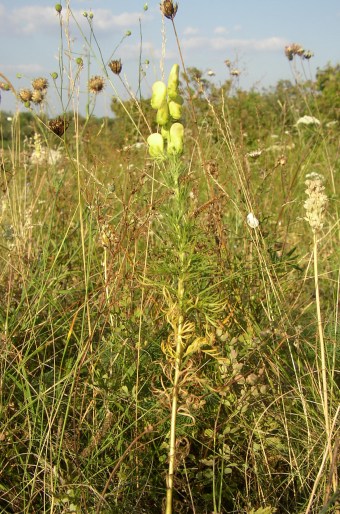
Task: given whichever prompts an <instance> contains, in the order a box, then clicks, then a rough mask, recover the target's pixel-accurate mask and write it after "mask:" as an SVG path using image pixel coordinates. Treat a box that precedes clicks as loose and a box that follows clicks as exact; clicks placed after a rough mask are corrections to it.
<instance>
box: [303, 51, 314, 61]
mask: <svg viewBox="0 0 340 514" xmlns="http://www.w3.org/2000/svg"><path fill="white" fill-rule="evenodd" d="M313 55H314V54H313V52H311V51H310V50H305V51H304V52H303V56H302V57H303V59H311V58H312V57H313Z"/></svg>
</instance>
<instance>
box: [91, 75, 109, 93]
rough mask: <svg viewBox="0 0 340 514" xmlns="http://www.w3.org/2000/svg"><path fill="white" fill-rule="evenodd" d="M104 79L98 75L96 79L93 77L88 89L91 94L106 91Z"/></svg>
mask: <svg viewBox="0 0 340 514" xmlns="http://www.w3.org/2000/svg"><path fill="white" fill-rule="evenodd" d="M104 85H105V82H104V79H103V77H99V76H98V75H95V76H94V77H91V78H90V80H89V82H88V88H89V91H90V92H91V93H95V94H98V93H100V92H101V91H103V89H104Z"/></svg>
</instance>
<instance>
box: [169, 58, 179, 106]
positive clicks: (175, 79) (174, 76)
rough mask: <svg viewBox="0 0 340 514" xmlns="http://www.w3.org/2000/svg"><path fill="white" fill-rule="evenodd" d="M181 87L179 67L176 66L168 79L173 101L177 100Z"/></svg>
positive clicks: (170, 95)
mask: <svg viewBox="0 0 340 514" xmlns="http://www.w3.org/2000/svg"><path fill="white" fill-rule="evenodd" d="M178 85H179V65H178V64H174V65H173V67H172V68H171V71H170V73H169V79H168V95H169V97H170V99H171V100H176V97H177V96H178Z"/></svg>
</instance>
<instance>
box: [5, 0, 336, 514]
mask: <svg viewBox="0 0 340 514" xmlns="http://www.w3.org/2000/svg"><path fill="white" fill-rule="evenodd" d="M171 5H172V7H173V4H172V2H168V1H167V2H163V4H162V6H163V9H162V12H163V21H162V23H164V25H163V30H168V29H169V30H175V31H176V25H175V21H176V20H175V16H176V15H177V16H180V7H179V9H178V13H177V14H176V12H175V13H174V11H172V15H171V16H170V21H168V20H167V19H166V18H167V16H166V15H167V14H169V12H168V11H167V9H171ZM161 14H162V13H160V16H161ZM164 15H165V18H164ZM73 17H74V15H73V12H72V9H71V6H70V2H68V3H67V6H66V8H65V9H63V10H61V11H59V23H60V43H59V48H60V69H59V73H58V75H59V76H57V75H56V74H54V75H53V77H52V84H53V85H54V87H57V89H58V92H59V97H60V100H61V112H60V118H56V117H55V116H53V120H52V119H51V117H49V115H48V114H49V113H48V101H47V100H48V93H47V95H46V98H45V99H44V102H43V103H42V104H38V105H37V106H34V105H33V103H32V101H31V103H30V105H28V103H27V100H25V102H26V105H27V108H29V109H31V112H32V114H33V116H32V121H31V127H32V129H33V131H32V137H31V138H30V137H26V138H25V137H23V136H22V133H21V131H22V130H23V125H22V116H20V115H19V113H15V114H14V115H13V116H12V120H10V121H8V120H6V119H5V117H4V116H3V115H2V116H1V118H0V122H1V131H2V134H3V135H4V133H5V127H6V123H10V128H11V137H10V138H9V139H8V140H9V143H8V144H7V143H6V141H5V139H4V138H3V139H2V140H3V144H2V153H1V187H2V191H3V196H2V200H1V210H0V223H1V234H0V245H1V246H0V258H1V263H2V266H1V279H0V288H1V302H0V316H1V327H2V328H1V332H0V337H1V339H0V343H1V354H0V366H1V374H0V376H1V388H0V395H1V396H0V407H1V410H0V416H1V428H0V447H1V450H0V512H3V513H10V512H13V513H19V512H22V513H33V512H51V513H52V512H53V513H66V512H79V513H83V512H86V513H98V514H99V513H100V512H101V513H128V512H137V513H143V512H155V513H156V512H157V513H159V512H166V513H167V514H170V513H171V512H174V513H181V512H183V513H184V512H187V513H195V514H203V513H211V512H213V513H214V514H220V513H230V512H235V513H236V512H237V513H247V514H256V513H257V514H261V513H262V514H271V513H274V512H277V513H281V512H282V513H299V514H300V513H301V514H302V513H305V514H308V513H309V514H312V513H313V514H314V513H315V514H321V513H326V512H327V513H331V512H332V513H335V512H338V511H339V495H340V492H339V486H338V482H337V480H338V475H337V462H338V452H339V425H338V424H339V389H338V388H339V378H338V369H337V366H338V357H339V350H338V328H337V326H338V312H337V306H338V302H339V274H338V269H337V267H338V255H339V252H338V242H339V222H338V217H337V212H338V211H337V199H336V196H335V192H336V180H337V174H336V169H337V167H338V165H339V147H338V142H337V139H336V137H335V136H334V129H333V128H332V127H331V126H330V127H329V128H328V127H327V126H326V124H325V123H322V124H321V125H320V126H318V125H317V126H315V125H313V126H308V127H305V126H301V125H300V126H298V127H295V126H294V123H295V122H296V121H297V119H298V118H299V117H300V116H303V115H305V114H308V115H313V116H317V117H318V118H321V119H322V117H323V116H324V112H323V111H322V109H321V108H319V105H320V104H319V103H318V102H319V97H318V96H316V95H315V94H314V91H313V88H310V87H309V88H308V89H306V88H304V87H303V85H301V87H299V88H298V91H299V94H298V95H297V96H292V95H289V94H287V96H286V97H285V98H284V100H283V98H280V104H278V102H277V101H276V99H275V95H274V100H275V102H274V103H273V104H272V105H273V107H272V109H270V110H268V111H265V113H264V114H266V115H267V117H268V119H273V120H275V124H274V123H269V124H268V123H266V122H265V121H264V120H265V118H264V117H263V116H262V114H263V113H262V112H261V109H268V105H269V104H268V103H267V104H266V103H265V104H261V102H262V97H260V96H259V97H256V96H254V93H249V96H246V97H245V93H243V92H242V91H240V90H236V91H235V94H231V92H232V91H233V87H234V86H233V84H232V83H231V82H226V84H224V85H223V86H222V87H220V88H216V87H213V86H212V85H211V84H209V83H207V82H205V81H204V80H203V79H202V77H201V76H199V74H197V70H196V71H195V70H193V69H190V67H189V66H188V64H187V63H184V62H182V68H183V70H182V71H183V72H185V74H184V82H183V84H184V87H183V89H182V90H181V93H182V94H183V96H184V95H185V96H186V98H185V104H184V106H183V111H184V116H183V120H184V121H183V124H184V126H185V129H184V141H185V145H184V152H183V155H182V156H178V157H177V158H173V157H171V156H167V157H166V158H164V159H161V160H157V159H153V158H150V155H149V153H148V149H147V146H146V145H145V142H146V139H147V137H148V135H149V134H150V132H151V130H154V131H155V130H158V129H159V128H158V129H157V127H156V124H155V121H154V120H155V113H154V112H152V111H151V109H150V107H149V101H146V100H145V99H143V98H140V99H137V95H133V94H132V97H131V98H130V99H129V100H128V101H126V100H123V99H122V98H119V96H117V89H116V86H115V81H123V79H122V78H121V77H120V75H119V73H120V72H119V73H117V74H116V75H114V74H113V75H112V74H111V75H110V74H109V71H108V68H110V69H111V70H112V69H114V70H116V71H117V70H119V66H118V64H117V62H116V64H111V66H109V62H106V61H105V60H104V58H103V56H102V52H101V49H100V42H99V41H98V40H97V38H96V34H95V12H94V17H93V18H92V17H88V23H89V30H90V37H87V36H86V35H85V34H84V33H83V37H84V43H85V45H86V46H87V48H88V51H89V52H90V53H91V55H92V57H94V58H95V59H96V61H97V66H98V67H99V68H97V69H99V71H96V72H95V73H98V75H97V74H96V75H95V74H93V73H92V69H91V68H89V67H88V66H90V63H89V62H86V58H85V56H82V57H81V58H80V57H79V56H74V57H73V53H72V41H71V39H70V37H69V35H68V34H69V33H68V30H67V23H68V20H69V19H70V18H73ZM160 23H161V17H160ZM78 26H79V25H78ZM79 28H80V26H79ZM65 34H66V36H65ZM124 39H125V38H124V37H123V38H122V42H121V44H124ZM164 40H165V39H164ZM177 40H178V45H179V52H180V40H179V39H178V38H177ZM63 48H68V54H67V55H68V56H69V61H68V62H65V59H66V58H65V53H64V52H63V51H62V49H63ZM118 48H119V47H118ZM163 52H166V47H165V46H164V47H163ZM112 57H114V59H115V58H116V55H114V56H111V57H110V62H112ZM297 58H298V57H296V59H297ZM294 59H295V57H294ZM178 60H179V61H181V57H180V56H179V59H178ZM295 62H296V61H294V63H295ZM123 65H124V63H123ZM140 65H142V63H140ZM162 65H163V63H161V68H162ZM185 66H186V67H185ZM84 73H85V74H86V75H87V77H88V79H89V85H90V86H89V92H88V95H89V96H88V102H87V104H88V108H87V113H86V117H85V118H82V117H81V116H80V113H79V95H80V91H81V85H80V84H81V82H80V79H81V77H82V74H84ZM91 77H96V80H95V82H91ZM110 77H111V78H110ZM1 78H2V79H3V80H4V83H3V84H5V85H6V84H8V87H5V86H3V89H10V90H12V93H13V92H14V93H15V94H18V93H19V92H18V91H15V89H14V86H13V85H12V84H10V83H9V82H8V81H7V79H6V77H4V76H3V75H2V74H1ZM160 78H162V77H160ZM139 80H141V76H140V77H139ZM231 80H233V79H231ZM235 80H237V77H236V79H235ZM50 81H51V79H50ZM101 81H103V82H101ZM104 81H105V82H106V87H107V88H110V87H111V88H112V94H113V95H114V96H115V101H114V103H113V108H114V109H115V112H117V113H118V116H117V118H116V119H115V120H114V122H112V123H111V122H110V121H109V120H105V119H103V120H100V123H96V121H95V120H94V119H93V117H92V113H93V112H95V103H96V98H97V96H96V95H98V94H100V91H101V90H102V86H103V84H104ZM125 86H126V88H127V90H129V89H130V88H129V86H128V84H125ZM294 91H295V93H296V90H294ZM12 93H11V91H8V93H4V94H12ZM45 94H46V93H44V95H45ZM252 95H253V96H252ZM245 98H246V100H245ZM253 98H255V99H256V101H252V99H253ZM268 98H270V95H269V96H268ZM244 102H248V104H247V103H246V106H247V108H249V112H251V113H252V116H249V115H247V112H248V111H247V109H246V110H245V112H244V105H245V104H244ZM41 105H42V106H45V107H41ZM278 105H279V109H280V112H279V115H277V114H276V111H275V109H277V108H278V107H277V106H278ZM71 106H72V110H71V111H70V108H71ZM240 108H242V109H240ZM66 111H67V112H66ZM327 121H328V120H327ZM112 125H113V129H112ZM114 127H117V129H116V130H117V132H116V134H117V133H119V134H120V136H121V139H120V142H119V145H118V144H117V146H115V145H114V144H113V138H112V130H114ZM122 127H123V128H124V129H123V130H122ZM150 127H151V128H150ZM33 134H35V136H34V137H33ZM272 136H276V137H275V138H274V137H272ZM136 142H138V144H137V145H136V144H135V143H136ZM312 172H317V173H318V174H319V175H320V174H321V175H322V176H323V181H322V184H323V186H321V185H320V187H324V189H319V192H321V193H322V194H323V195H325V197H327V198H328V202H327V207H326V203H324V204H323V207H322V209H321V210H320V208H319V210H318V211H317V212H318V214H320V215H321V217H322V223H321V224H319V225H318V226H317V229H315V225H313V223H311V220H312V221H313V220H315V218H313V216H312V215H311V212H312V209H313V206H314V209H318V205H319V204H318V203H317V199H316V198H315V196H314V203H313V201H312V202H310V203H309V204H308V203H307V199H308V198H309V199H311V198H312V197H313V194H312V195H311V194H310V193H313V192H314V193H315V188H314V189H313V188H311V184H310V182H309V183H308V184H307V192H309V193H308V194H309V197H308V196H306V194H305V189H306V185H305V181H306V180H307V181H308V180H309V181H310V180H311V178H310V177H309V178H308V177H307V179H306V175H307V174H310V173H312ZM319 175H318V176H319ZM313 176H314V178H315V175H313ZM319 178H320V177H319ZM320 180H321V179H320ZM320 184H321V182H320ZM304 204H307V205H309V207H310V210H309V211H308V209H307V208H306V209H305V208H304ZM319 207H320V205H319ZM308 212H309V214H308ZM313 212H314V213H315V212H316V211H315V210H314V211H313ZM249 215H251V216H249ZM305 218H307V219H305ZM247 219H248V222H247ZM320 219H321V218H320ZM310 224H311V225H310Z"/></svg>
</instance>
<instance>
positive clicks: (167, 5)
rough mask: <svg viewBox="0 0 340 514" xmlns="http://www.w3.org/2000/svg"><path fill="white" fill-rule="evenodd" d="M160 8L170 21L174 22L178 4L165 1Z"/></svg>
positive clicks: (170, 0) (168, 0)
mask: <svg viewBox="0 0 340 514" xmlns="http://www.w3.org/2000/svg"><path fill="white" fill-rule="evenodd" d="M160 8H161V11H162V13H163V14H164V16H165V17H166V18H168V20H173V19H174V17H175V16H176V13H177V9H178V4H174V3H173V1H172V0H164V1H163V3H162V4H161V5H160Z"/></svg>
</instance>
